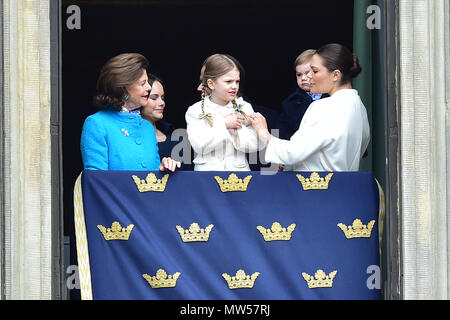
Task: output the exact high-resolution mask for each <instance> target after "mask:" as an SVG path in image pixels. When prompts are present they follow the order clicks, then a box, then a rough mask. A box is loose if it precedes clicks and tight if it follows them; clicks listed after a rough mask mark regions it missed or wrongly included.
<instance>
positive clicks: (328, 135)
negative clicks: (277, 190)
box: [251, 44, 370, 171]
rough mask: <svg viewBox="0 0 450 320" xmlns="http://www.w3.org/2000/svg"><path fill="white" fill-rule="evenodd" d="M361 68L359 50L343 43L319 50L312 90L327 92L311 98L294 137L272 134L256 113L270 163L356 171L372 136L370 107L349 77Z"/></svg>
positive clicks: (314, 61) (256, 124)
mask: <svg viewBox="0 0 450 320" xmlns="http://www.w3.org/2000/svg"><path fill="white" fill-rule="evenodd" d="M360 72H361V67H360V65H359V62H358V58H357V56H356V55H354V54H352V53H351V52H350V51H349V50H348V49H347V48H345V47H344V46H342V45H340V44H329V45H326V46H323V47H322V48H320V49H319V50H317V52H316V54H315V55H314V56H313V57H312V60H311V73H310V75H309V77H310V78H311V93H327V94H329V95H330V97H328V98H324V99H321V100H317V101H315V102H313V103H312V104H311V105H310V106H309V108H308V110H307V111H306V113H305V115H304V117H303V120H302V121H301V123H300V127H299V129H298V130H297V132H295V133H294V135H293V136H292V137H291V139H290V140H282V139H278V138H276V137H273V136H271V135H270V134H269V132H268V130H267V125H266V123H265V119H264V117H263V116H262V115H260V114H258V113H257V114H255V115H253V117H252V119H251V122H252V125H253V127H254V129H255V131H256V132H257V134H258V136H259V137H260V138H261V139H262V140H263V141H265V142H266V143H268V145H267V149H266V158H265V160H266V161H267V162H273V163H280V164H285V165H292V169H293V170H294V171H358V170H359V163H360V160H361V157H362V155H363V154H364V151H365V150H366V148H367V146H368V144H369V140H370V128H369V122H368V119H367V111H366V108H365V107H364V104H363V103H362V101H361V98H360V97H359V95H358V92H357V91H356V90H355V89H353V88H352V83H351V79H353V78H354V77H356V76H357V75H358V74H359V73H360Z"/></svg>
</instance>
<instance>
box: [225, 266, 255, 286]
mask: <svg viewBox="0 0 450 320" xmlns="http://www.w3.org/2000/svg"><path fill="white" fill-rule="evenodd" d="M258 276H259V272H254V273H253V274H252V275H247V274H245V271H244V270H242V269H240V270H238V271H237V272H236V275H235V276H230V275H229V274H227V273H222V277H223V278H224V279H225V281H226V282H227V284H228V288H230V289H241V288H253V285H254V284H255V280H256V278H258Z"/></svg>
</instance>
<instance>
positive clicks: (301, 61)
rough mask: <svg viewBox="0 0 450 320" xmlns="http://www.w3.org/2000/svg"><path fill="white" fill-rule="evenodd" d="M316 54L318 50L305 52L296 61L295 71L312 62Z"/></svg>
mask: <svg viewBox="0 0 450 320" xmlns="http://www.w3.org/2000/svg"><path fill="white" fill-rule="evenodd" d="M315 54H316V50H314V49H308V50H305V51H303V52H302V53H300V54H299V55H298V57H297V58H296V59H295V61H294V69H295V68H296V67H297V66H299V65H301V64H304V63H307V62H309V61H310V60H311V58H312V56H313V55H315Z"/></svg>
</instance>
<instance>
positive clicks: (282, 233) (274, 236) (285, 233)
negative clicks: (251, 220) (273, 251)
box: [256, 221, 296, 242]
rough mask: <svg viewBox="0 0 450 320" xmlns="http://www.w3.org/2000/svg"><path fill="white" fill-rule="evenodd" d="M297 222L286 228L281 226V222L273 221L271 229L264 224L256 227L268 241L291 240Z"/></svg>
mask: <svg viewBox="0 0 450 320" xmlns="http://www.w3.org/2000/svg"><path fill="white" fill-rule="evenodd" d="M295 226H296V224H295V223H293V224H291V225H290V226H288V227H287V229H286V228H283V227H281V224H280V223H279V222H276V221H275V222H274V223H272V227H271V228H270V229H266V228H264V227H262V226H257V227H256V229H258V230H259V232H261V234H262V235H263V237H264V240H265V241H266V242H269V241H276V240H284V241H289V240H291V234H292V232H293V231H294V230H295Z"/></svg>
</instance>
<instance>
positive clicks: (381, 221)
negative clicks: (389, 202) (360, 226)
mask: <svg viewBox="0 0 450 320" xmlns="http://www.w3.org/2000/svg"><path fill="white" fill-rule="evenodd" d="M375 181H376V183H377V186H378V197H379V209H378V246H379V249H380V250H379V253H380V265H381V250H382V248H383V226H384V218H385V215H386V204H385V203H386V202H385V197H384V191H383V188H382V187H381V185H380V184H379V183H378V180H377V179H375Z"/></svg>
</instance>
